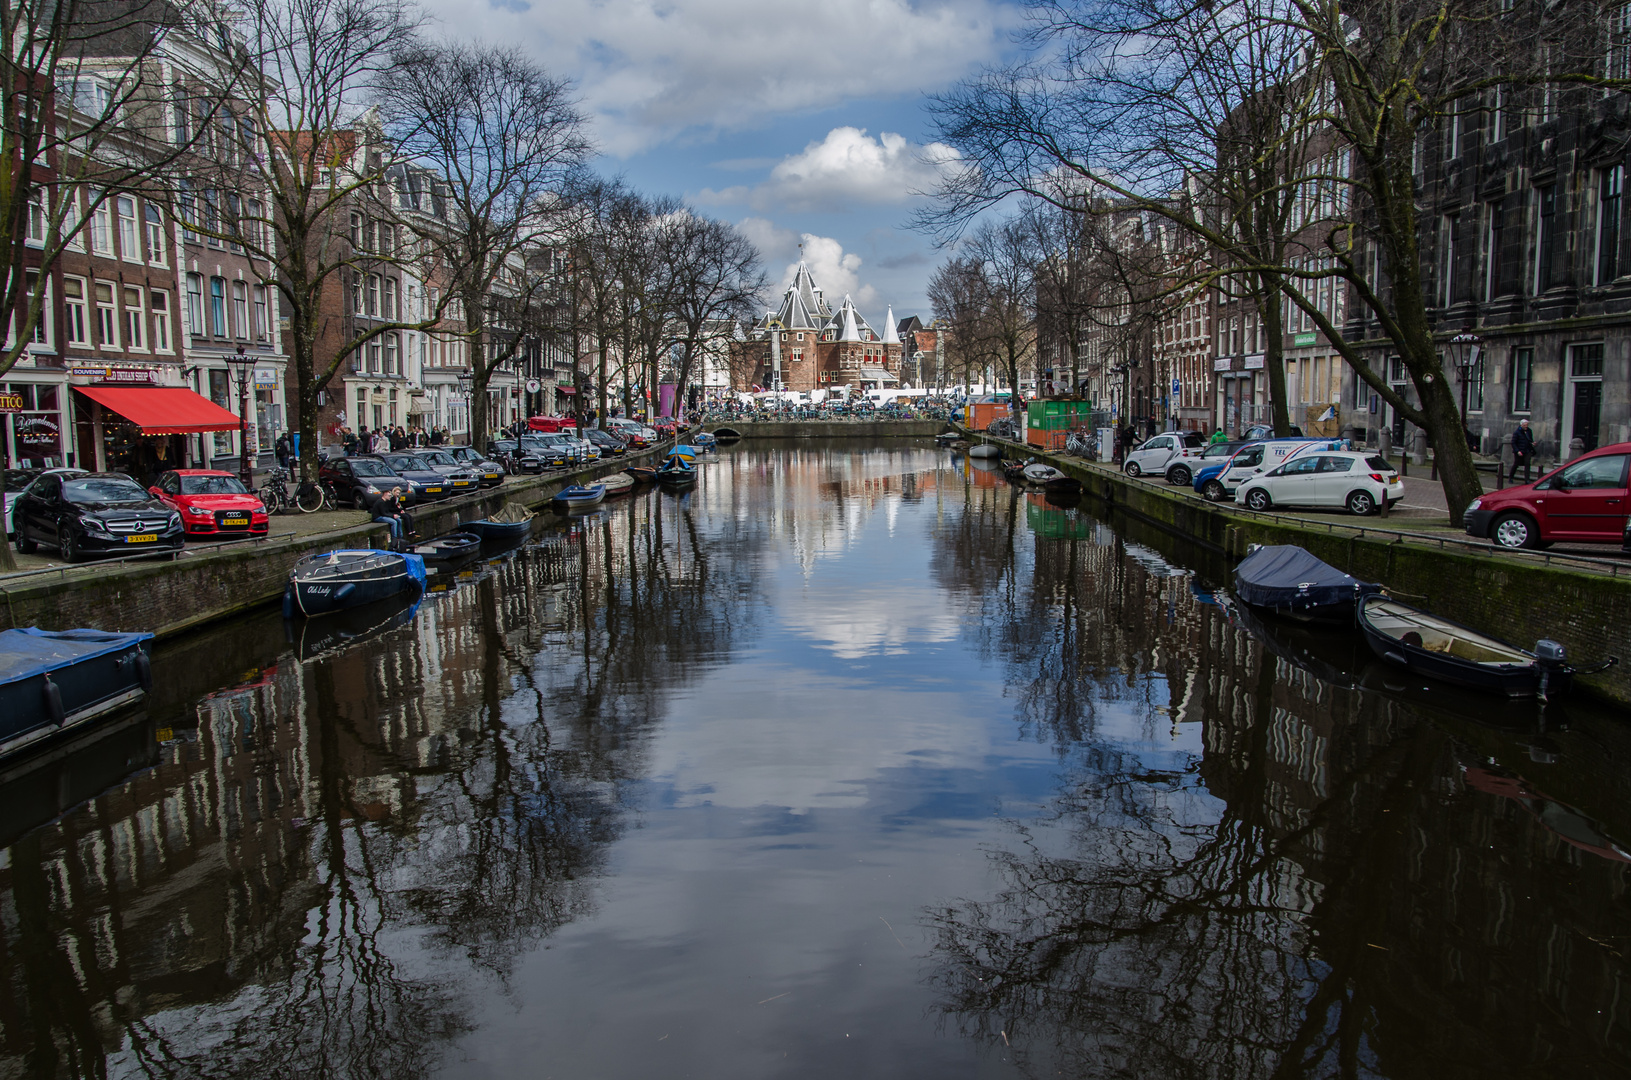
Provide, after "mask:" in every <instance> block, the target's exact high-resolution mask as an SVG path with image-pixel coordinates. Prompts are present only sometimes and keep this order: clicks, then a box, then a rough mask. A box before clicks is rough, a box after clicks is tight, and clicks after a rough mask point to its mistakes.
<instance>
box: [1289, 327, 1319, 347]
mask: <svg viewBox="0 0 1631 1080" xmlns="http://www.w3.org/2000/svg"><path fill="white" fill-rule="evenodd" d="M1318 340H1319V334H1318V333H1317V332H1315V331H1313V330H1308V331H1305V332H1303V333H1301V334H1297V335H1295V336H1293V337H1292V339H1291V344H1292V345H1294V346H1296V347H1298V348H1301V347H1302V346H1304V345H1312V344H1314V342H1316V341H1318Z"/></svg>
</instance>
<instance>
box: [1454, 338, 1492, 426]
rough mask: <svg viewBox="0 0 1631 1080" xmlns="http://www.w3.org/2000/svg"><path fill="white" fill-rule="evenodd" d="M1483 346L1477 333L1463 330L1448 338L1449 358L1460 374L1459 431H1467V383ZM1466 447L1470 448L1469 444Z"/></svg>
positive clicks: (1482, 341)
mask: <svg viewBox="0 0 1631 1080" xmlns="http://www.w3.org/2000/svg"><path fill="white" fill-rule="evenodd" d="M1483 348H1484V339H1483V338H1481V337H1479V336H1478V335H1477V334H1474V333H1470V332H1467V331H1463V332H1461V333H1459V334H1457V335H1456V336H1455V337H1453V338H1451V339H1450V343H1449V349H1450V360H1451V362H1452V363H1454V364H1455V366H1456V371H1457V372H1458V374H1459V375H1460V376H1461V432H1462V436H1463V437H1465V436H1466V432H1467V383H1468V382H1469V381H1471V376H1472V369H1473V368H1475V367H1477V366H1478V357H1479V354H1480V353H1481V352H1483ZM1468 449H1471V447H1470V446H1469V447H1468Z"/></svg>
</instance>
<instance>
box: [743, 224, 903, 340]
mask: <svg viewBox="0 0 1631 1080" xmlns="http://www.w3.org/2000/svg"><path fill="white" fill-rule="evenodd" d="M736 227H737V228H738V229H740V230H742V233H743V235H745V236H746V237H747V238H748V239H749V240H751V241H753V243H754V245H755V246H756V247H757V248H758V249H759V254H761V255H763V256H764V260H765V262H766V263H767V264H769V265H771V266H774V265H776V264H777V263H779V262H783V261H784V260H786V265H785V267H784V268H783V270H782V275H781V280H780V281H778V282H777V283H776V287H775V291H774V292H773V293H772V294H771V296H768V297H766V298H765V299H766V306H774V304H775V303H776V302H778V301H779V300H780V299H781V295H782V293H784V292H786V291H787V286H788V285H790V284H792V281H793V273H794V271H796V270H797V269H798V265H799V259H800V258H803V259H804V261H805V262H807V263H809V264H810V274H811V276H813V277H814V278H815V283H816V284H817V285H818V286H820V288H821V291H822V292H823V293H825V294H826V297H827V299H828V301H829V302H830V303H831V304H832V305H833V306H834V307H837V306H838V304H839V302H840V301H842V300H843V298H844V294H845V293H848V294H849V295H850V296H851V297H853V298H854V300H855V304H856V306H857V307H859V308H860V309H861V314H862V315H865V316H867V317H868V318H869V319H872V320H874V321H876V320H878V319H881V318H882V313H881V312H870V311H869V310H868V309H870V308H871V307H872V306H873V305H875V304H876V303H877V302H878V290H877V289H875V288H874V287H873V286H871V285H868V284H864V283H863V282H862V281H861V257H860V256H859V255H856V254H854V253H853V252H846V251H845V250H844V245H843V244H842V243H840V242H839V241H837V240H835V239H833V238H832V237H830V236H817V235H816V234H815V233H796V232H794V231H793V230H792V229H784V228H782V227H781V226H779V225H777V224H776V223H775V222H773V221H769V220H766V219H765V218H759V217H750V218H743V219H742V220H741V221H739V222H737V223H736ZM800 244H803V245H804V250H803V252H802V253H801V252H800V251H799V245H800ZM878 325H879V326H881V325H882V324H881V323H879V324H878Z"/></svg>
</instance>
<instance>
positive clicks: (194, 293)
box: [187, 274, 204, 337]
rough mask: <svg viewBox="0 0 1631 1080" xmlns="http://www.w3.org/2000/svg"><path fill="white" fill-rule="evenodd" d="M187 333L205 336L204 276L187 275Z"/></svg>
mask: <svg viewBox="0 0 1631 1080" xmlns="http://www.w3.org/2000/svg"><path fill="white" fill-rule="evenodd" d="M187 333H189V334H191V335H193V336H194V337H203V336H204V276H203V275H202V274H188V275H187Z"/></svg>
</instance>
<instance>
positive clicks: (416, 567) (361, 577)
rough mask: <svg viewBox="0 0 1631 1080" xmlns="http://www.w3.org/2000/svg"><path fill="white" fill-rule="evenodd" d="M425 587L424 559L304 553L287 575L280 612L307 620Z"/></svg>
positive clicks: (363, 552) (360, 552)
mask: <svg viewBox="0 0 1631 1080" xmlns="http://www.w3.org/2000/svg"><path fill="white" fill-rule="evenodd" d="M424 587H425V560H423V559H421V558H420V557H419V556H417V555H409V554H404V553H399V552H395V551H379V550H376V549H372V548H355V549H345V548H342V549H340V550H337V551H325V552H323V553H322V554H320V555H308V556H306V557H305V558H304V559H301V560H300V561H299V562H297V563H295V564H294V569H292V570H290V571H289V584H288V587H287V588H286V589H285V590H284V593H283V614H284V616H285V617H293V616H294V615H295V614H296V613H299V614H301V615H305V616H307V617H308V618H309V617H311V616H314V615H327V614H329V613H331V612H335V611H343V610H345V609H346V608H353V607H360V606H361V605H363V604H371V603H373V602H374V601H376V600H384V599H386V598H387V597H391V596H395V595H397V594H398V593H401V592H406V591H407V590H409V589H419V590H423V589H424Z"/></svg>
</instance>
